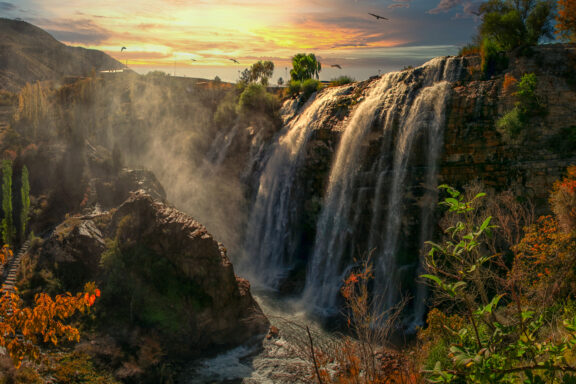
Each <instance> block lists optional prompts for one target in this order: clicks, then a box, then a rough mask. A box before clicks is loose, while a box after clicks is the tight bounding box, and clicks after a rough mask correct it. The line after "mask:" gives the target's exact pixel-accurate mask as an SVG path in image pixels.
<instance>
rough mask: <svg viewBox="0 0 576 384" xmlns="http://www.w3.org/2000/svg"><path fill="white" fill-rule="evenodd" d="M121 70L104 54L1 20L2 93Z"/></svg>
mask: <svg viewBox="0 0 576 384" xmlns="http://www.w3.org/2000/svg"><path fill="white" fill-rule="evenodd" d="M120 68H123V65H122V64H121V63H120V62H118V61H116V60H114V59H113V58H111V57H110V56H108V55H107V54H105V53H104V52H101V51H97V50H94V49H86V48H81V47H70V46H67V45H64V44H62V43H61V42H59V41H58V40H56V39H55V38H53V37H52V36H51V35H50V34H49V33H47V32H46V31H44V30H42V29H40V28H38V27H36V26H34V25H32V24H29V23H27V22H25V21H21V20H11V19H4V18H0V89H7V90H10V91H17V90H18V89H20V88H21V87H22V86H23V85H24V84H26V83H27V82H35V81H38V80H59V79H60V78H62V77H63V76H83V75H88V74H90V72H91V71H92V70H93V69H94V70H96V71H101V70H109V69H120Z"/></svg>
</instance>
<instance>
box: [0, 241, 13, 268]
mask: <svg viewBox="0 0 576 384" xmlns="http://www.w3.org/2000/svg"><path fill="white" fill-rule="evenodd" d="M12 256H13V253H12V249H10V246H9V245H8V244H4V246H3V247H2V248H0V265H5V264H6V263H7V262H8V261H10V259H11V258H12Z"/></svg>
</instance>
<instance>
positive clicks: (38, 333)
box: [0, 283, 100, 368]
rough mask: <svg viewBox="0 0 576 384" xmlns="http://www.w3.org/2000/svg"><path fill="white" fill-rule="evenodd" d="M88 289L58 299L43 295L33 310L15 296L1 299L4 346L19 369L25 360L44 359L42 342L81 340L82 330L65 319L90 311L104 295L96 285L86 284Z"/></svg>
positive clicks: (1, 342) (0, 338)
mask: <svg viewBox="0 0 576 384" xmlns="http://www.w3.org/2000/svg"><path fill="white" fill-rule="evenodd" d="M84 290H85V292H80V293H78V294H76V295H75V296H72V295H71V294H70V293H67V294H64V295H57V296H56V297H54V298H51V297H50V296H49V295H47V294H46V293H39V294H37V295H36V296H35V298H34V305H33V306H32V307H25V306H24V305H23V302H22V299H21V298H20V297H19V296H18V295H16V294H14V293H6V294H4V295H3V296H2V297H0V346H2V347H3V348H6V350H7V351H8V354H9V355H10V357H11V358H12V361H13V362H14V365H15V366H16V368H18V367H19V366H20V364H21V363H22V361H23V360H24V358H31V359H34V360H37V359H38V358H39V357H40V349H39V347H38V345H39V343H52V344H53V345H58V343H59V341H60V340H62V339H64V340H68V341H76V342H78V341H79V340H80V332H79V331H78V329H77V328H75V327H73V326H71V325H67V324H65V322H64V320H66V319H69V318H70V317H72V316H73V315H74V314H75V313H77V312H80V313H84V312H86V311H87V310H88V308H90V307H91V306H92V305H94V303H95V301H96V298H97V297H99V296H100V290H99V289H98V288H96V285H95V284H94V283H88V284H86V286H85V287H84Z"/></svg>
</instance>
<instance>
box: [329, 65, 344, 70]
mask: <svg viewBox="0 0 576 384" xmlns="http://www.w3.org/2000/svg"><path fill="white" fill-rule="evenodd" d="M331 67H332V68H338V69H342V67H341V66H340V64H332V65H331Z"/></svg>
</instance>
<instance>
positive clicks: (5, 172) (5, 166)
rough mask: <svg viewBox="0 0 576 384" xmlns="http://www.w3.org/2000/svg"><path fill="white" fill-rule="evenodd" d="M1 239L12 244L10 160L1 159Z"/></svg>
mask: <svg viewBox="0 0 576 384" xmlns="http://www.w3.org/2000/svg"><path fill="white" fill-rule="evenodd" d="M2 212H3V213H4V217H3V218H2V241H3V242H4V244H12V240H13V239H14V222H13V219H12V162H11V161H10V160H4V161H2Z"/></svg>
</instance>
